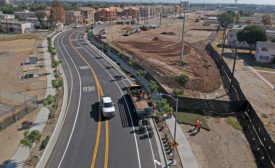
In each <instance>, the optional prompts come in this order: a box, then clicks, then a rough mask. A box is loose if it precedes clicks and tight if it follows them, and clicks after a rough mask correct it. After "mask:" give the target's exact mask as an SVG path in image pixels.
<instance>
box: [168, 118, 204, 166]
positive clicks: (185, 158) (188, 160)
mask: <svg viewBox="0 0 275 168" xmlns="http://www.w3.org/2000/svg"><path fill="white" fill-rule="evenodd" d="M166 123H167V125H168V128H169V130H170V132H171V133H172V136H173V137H174V128H175V117H174V116H172V117H171V118H170V119H167V120H166ZM176 127H177V128H176V130H177V133H176V142H177V143H178V144H179V146H178V147H177V149H178V153H179V156H180V160H181V163H182V166H183V168H198V167H199V166H198V163H197V160H196V158H195V156H194V154H193V151H192V148H191V146H190V145H189V143H188V141H187V139H186V136H185V134H184V133H183V131H182V129H181V127H180V125H179V124H178V123H177V126H176Z"/></svg>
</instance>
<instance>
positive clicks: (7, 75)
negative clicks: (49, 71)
mask: <svg viewBox="0 0 275 168" xmlns="http://www.w3.org/2000/svg"><path fill="white" fill-rule="evenodd" d="M46 34H47V33H34V34H28V35H10V36H0V91H5V92H13V93H14V92H16V93H22V94H24V95H29V96H37V98H38V100H42V99H43V98H44V97H45V89H46V76H44V75H42V76H40V77H39V78H36V79H31V80H20V79H19V77H20V76H21V75H22V73H23V66H21V63H22V62H24V61H25V60H26V59H27V58H28V57H29V56H30V55H36V56H38V58H41V56H42V55H43V52H42V48H41V46H42V42H43V40H44V38H45V36H46ZM40 64H41V65H43V60H41V61H40ZM35 73H37V74H38V75H39V74H44V73H45V68H44V67H42V68H39V70H37V71H35ZM0 103H2V104H6V105H8V106H11V107H15V108H17V110H18V107H17V106H18V104H16V103H15V102H11V101H8V100H1V102H0ZM39 109H40V108H39ZM39 109H37V110H35V111H34V112H32V113H30V114H28V115H27V116H25V117H23V118H22V119H21V120H19V121H18V122H16V123H14V124H12V125H11V126H9V127H8V128H6V129H4V130H2V131H1V132H0V149H1V152H0V164H2V163H3V162H4V161H6V160H8V159H10V158H11V157H12V156H13V154H14V152H15V151H16V150H17V148H18V145H19V142H20V139H21V138H22V137H23V132H24V131H22V130H19V128H20V127H21V124H22V122H23V121H28V122H34V120H35V119H36V117H37V114H38V111H39ZM7 115H10V114H9V113H8V114H7ZM2 117H5V116H2Z"/></svg>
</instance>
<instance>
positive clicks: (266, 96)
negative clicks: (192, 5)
mask: <svg viewBox="0 0 275 168" xmlns="http://www.w3.org/2000/svg"><path fill="white" fill-rule="evenodd" d="M219 42H221V36H220V38H218V39H217V40H216V41H215V42H214V43H213V45H215V46H216V45H217V44H218V43H219ZM216 48H217V50H218V52H219V53H221V49H220V48H218V47H216ZM238 53H239V55H240V59H238V60H237V61H236V69H235V77H236V78H237V80H238V81H239V83H240V86H241V89H242V91H243V93H244V95H245V96H246V98H247V99H248V100H249V102H250V103H251V104H252V106H253V108H254V109H255V110H256V112H257V114H258V116H259V117H260V119H261V121H262V122H263V124H264V125H265V128H266V129H267V131H268V133H269V134H270V136H271V138H272V139H273V141H274V140H275V122H274V121H275V114H274V111H275V105H274V102H275V91H273V90H272V88H271V87H270V86H269V85H267V84H266V83H265V82H264V81H263V80H262V79H261V78H259V77H258V76H257V75H256V74H255V73H254V72H253V71H252V70H250V69H249V68H248V67H247V65H250V66H251V67H253V68H255V70H257V71H258V72H259V73H260V75H262V76H263V77H264V78H266V79H267V80H268V81H269V82H271V83H273V84H275V83H274V82H275V81H274V77H275V74H274V71H272V70H271V69H270V68H264V67H261V66H258V65H257V63H256V61H255V59H254V57H253V55H248V53H249V51H247V50H239V52H238ZM225 55H226V57H225V58H224V59H225V62H226V63H227V64H228V66H229V67H230V68H231V69H232V67H233V59H232V58H233V56H232V52H231V50H229V49H225ZM243 55H245V56H243ZM259 69H260V70H259ZM266 69H268V70H266ZM265 70H266V71H267V72H263V71H265Z"/></svg>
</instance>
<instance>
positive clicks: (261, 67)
mask: <svg viewBox="0 0 275 168" xmlns="http://www.w3.org/2000/svg"><path fill="white" fill-rule="evenodd" d="M253 68H254V69H256V70H262V71H269V72H275V69H274V68H272V67H263V66H253Z"/></svg>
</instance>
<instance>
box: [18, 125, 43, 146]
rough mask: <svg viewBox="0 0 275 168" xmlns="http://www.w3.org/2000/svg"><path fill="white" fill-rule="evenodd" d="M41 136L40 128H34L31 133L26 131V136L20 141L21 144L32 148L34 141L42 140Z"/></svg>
mask: <svg viewBox="0 0 275 168" xmlns="http://www.w3.org/2000/svg"><path fill="white" fill-rule="evenodd" d="M40 138H41V134H40V132H39V131H38V130H33V131H31V132H30V133H29V131H25V132H24V137H23V139H21V141H20V146H23V147H28V148H29V149H30V148H31V147H32V145H33V143H35V142H39V141H40Z"/></svg>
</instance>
